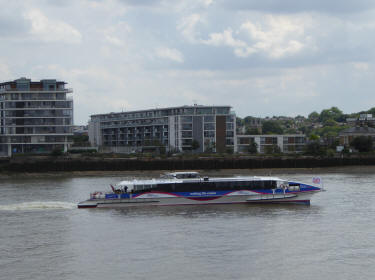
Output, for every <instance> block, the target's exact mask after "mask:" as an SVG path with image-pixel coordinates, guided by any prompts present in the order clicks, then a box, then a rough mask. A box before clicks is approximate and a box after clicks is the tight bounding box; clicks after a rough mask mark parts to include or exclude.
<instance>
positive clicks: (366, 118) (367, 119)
mask: <svg viewBox="0 0 375 280" xmlns="http://www.w3.org/2000/svg"><path fill="white" fill-rule="evenodd" d="M346 122H347V123H348V124H349V125H356V126H368V125H371V126H373V125H375V118H374V117H373V116H372V114H360V115H359V118H347V119H346Z"/></svg>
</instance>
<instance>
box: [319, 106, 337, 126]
mask: <svg viewBox="0 0 375 280" xmlns="http://www.w3.org/2000/svg"><path fill="white" fill-rule="evenodd" d="M342 117H343V113H342V111H341V110H340V109H339V108H337V107H331V108H330V109H325V110H323V111H322V112H321V113H320V121H321V122H323V123H324V122H325V121H327V120H329V119H332V120H335V121H337V122H338V121H343V120H342Z"/></svg>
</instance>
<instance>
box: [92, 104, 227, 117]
mask: <svg viewBox="0 0 375 280" xmlns="http://www.w3.org/2000/svg"><path fill="white" fill-rule="evenodd" d="M186 108H199V109H202V108H232V106H229V105H212V106H211V105H191V106H189V105H183V106H174V107H161V108H151V109H144V110H134V111H124V112H110V113H104V114H94V115H91V117H98V116H108V115H121V114H129V113H130V114H134V113H141V112H149V111H163V110H173V109H186Z"/></svg>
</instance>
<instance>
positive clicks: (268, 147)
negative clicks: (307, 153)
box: [237, 134, 306, 153]
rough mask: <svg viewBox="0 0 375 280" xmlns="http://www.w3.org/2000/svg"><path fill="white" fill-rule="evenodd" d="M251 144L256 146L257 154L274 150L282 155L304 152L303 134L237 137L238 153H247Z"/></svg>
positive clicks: (304, 138) (304, 137)
mask: <svg viewBox="0 0 375 280" xmlns="http://www.w3.org/2000/svg"><path fill="white" fill-rule="evenodd" d="M252 143H256V144H257V150H258V153H272V152H275V149H278V151H280V152H282V153H296V152H297V153H298V152H302V151H303V150H304V147H305V145H306V136H305V135H304V134H284V135H268V134H267V135H237V149H238V152H245V153H246V152H248V151H249V149H250V146H251V144H252Z"/></svg>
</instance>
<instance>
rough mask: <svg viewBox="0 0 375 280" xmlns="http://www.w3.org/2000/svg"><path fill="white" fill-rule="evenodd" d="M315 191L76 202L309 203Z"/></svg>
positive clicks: (101, 204)
mask: <svg viewBox="0 0 375 280" xmlns="http://www.w3.org/2000/svg"><path fill="white" fill-rule="evenodd" d="M316 192H317V191H309V192H299V193H287V194H254V195H225V196H211V197H210V196H207V197H202V196H201V197H173V196H172V197H160V196H159V197H157V196H155V197H150V198H126V199H90V200H86V201H83V202H80V203H79V204H78V208H121V207H138V206H176V205H210V204H241V203H242V204H247V203H248V204H250V203H291V204H307V205H309V204H310V198H311V196H312V195H313V194H314V193H316Z"/></svg>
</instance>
